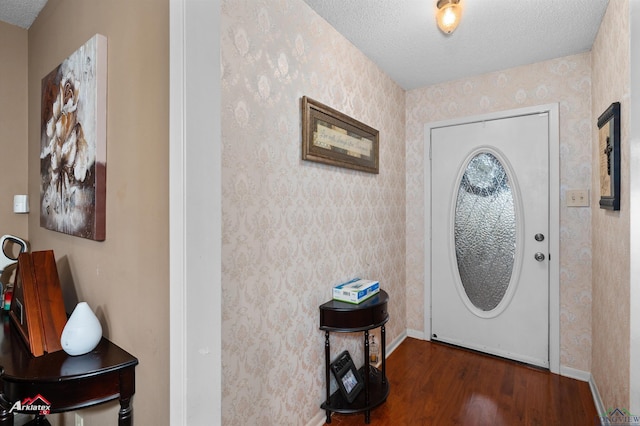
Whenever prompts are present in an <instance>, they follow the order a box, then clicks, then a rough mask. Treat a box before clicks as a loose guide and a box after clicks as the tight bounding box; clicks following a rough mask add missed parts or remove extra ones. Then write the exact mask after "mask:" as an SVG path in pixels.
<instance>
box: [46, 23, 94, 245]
mask: <svg viewBox="0 0 640 426" xmlns="http://www.w3.org/2000/svg"><path fill="white" fill-rule="evenodd" d="M106 101H107V39H106V37H104V36H102V35H99V34H96V35H95V36H93V37H92V38H91V39H90V40H89V41H87V42H86V43H85V44H84V45H83V46H82V47H80V48H79V49H78V50H76V51H75V52H73V53H72V54H71V55H70V56H69V57H68V58H66V59H65V60H64V61H63V62H62V63H61V64H60V65H58V66H57V67H56V68H55V69H54V70H53V71H51V72H50V73H49V74H47V75H46V76H45V77H44V78H43V79H42V100H41V127H40V135H41V136H40V175H41V182H40V226H42V227H44V228H46V229H50V230H53V231H58V232H63V233H65V234H69V235H74V236H77V237H82V238H88V239H91V240H96V241H103V240H104V239H105V233H106V232H105V231H106V230H105V219H106V218H105V215H106V213H105V207H106V206H105V203H106V200H105V199H106V173H107V164H106V162H107V147H106V143H107V140H106V139H107V138H106V136H107V135H106V115H107V102H106Z"/></svg>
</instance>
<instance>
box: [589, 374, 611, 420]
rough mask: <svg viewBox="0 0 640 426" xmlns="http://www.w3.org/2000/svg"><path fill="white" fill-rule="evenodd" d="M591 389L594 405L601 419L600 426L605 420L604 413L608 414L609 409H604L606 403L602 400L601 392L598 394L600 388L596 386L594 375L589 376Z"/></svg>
mask: <svg viewBox="0 0 640 426" xmlns="http://www.w3.org/2000/svg"><path fill="white" fill-rule="evenodd" d="M589 389H591V396H592V397H593V404H594V405H595V406H596V413H598V416H599V417H600V424H601V425H602V424H604V423H602V420H603V417H602V416H603V415H604V413H606V412H607V409H606V408H604V403H603V402H602V398H601V397H600V392H598V386H596V379H594V378H593V375H591V374H589Z"/></svg>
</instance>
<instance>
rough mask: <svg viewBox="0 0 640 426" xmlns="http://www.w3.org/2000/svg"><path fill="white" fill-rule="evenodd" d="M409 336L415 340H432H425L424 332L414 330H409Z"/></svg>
mask: <svg viewBox="0 0 640 426" xmlns="http://www.w3.org/2000/svg"><path fill="white" fill-rule="evenodd" d="M407 336H408V337H413V338H414V339H420V340H430V339H427V338H425V334H424V331H419V330H412V329H410V328H408V329H407Z"/></svg>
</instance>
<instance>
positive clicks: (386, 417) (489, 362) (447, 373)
mask: <svg viewBox="0 0 640 426" xmlns="http://www.w3.org/2000/svg"><path fill="white" fill-rule="evenodd" d="M387 376H388V379H389V383H390V389H391V391H390V394H389V397H388V398H387V401H386V403H384V404H383V405H381V406H379V407H378V408H376V409H374V410H373V411H371V424H372V425H437V426H447V425H465V426H467V425H477V426H485V425H486V426H489V425H490V426H502V425H504V426H513V425H541V426H542V425H543V426H549V425H562V426H570V425H576V426H592V425H595V424H596V423H595V420H596V416H597V413H596V409H595V406H594V403H593V398H592V396H591V392H590V390H589V384H588V383H586V382H581V381H578V380H574V379H570V378H567V377H562V376H559V375H557V374H551V373H549V372H548V371H545V370H541V369H537V368H533V367H530V366H527V365H523V364H520V363H517V362H514V361H508V360H504V359H501V358H497V357H492V356H489V355H484V354H479V353H476V352H473V351H467V350H464V349H459V348H455V347H452V346H448V345H444V344H440V343H434V342H426V341H422V340H417V339H412V338H407V339H405V340H404V341H403V342H402V344H400V346H398V348H397V349H396V350H395V351H394V352H393V353H392V354H391V355H390V356H389V357H388V359H387ZM331 423H332V424H333V425H337V426H351V425H362V424H364V414H357V415H341V414H334V415H333V418H332V422H331ZM598 424H599V423H598Z"/></svg>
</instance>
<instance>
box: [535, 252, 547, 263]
mask: <svg viewBox="0 0 640 426" xmlns="http://www.w3.org/2000/svg"><path fill="white" fill-rule="evenodd" d="M533 257H534V258H535V259H536V260H537V261H538V262H542V261H543V260H544V257H545V256H544V253H540V252H537V253H536V254H534V255H533Z"/></svg>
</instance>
